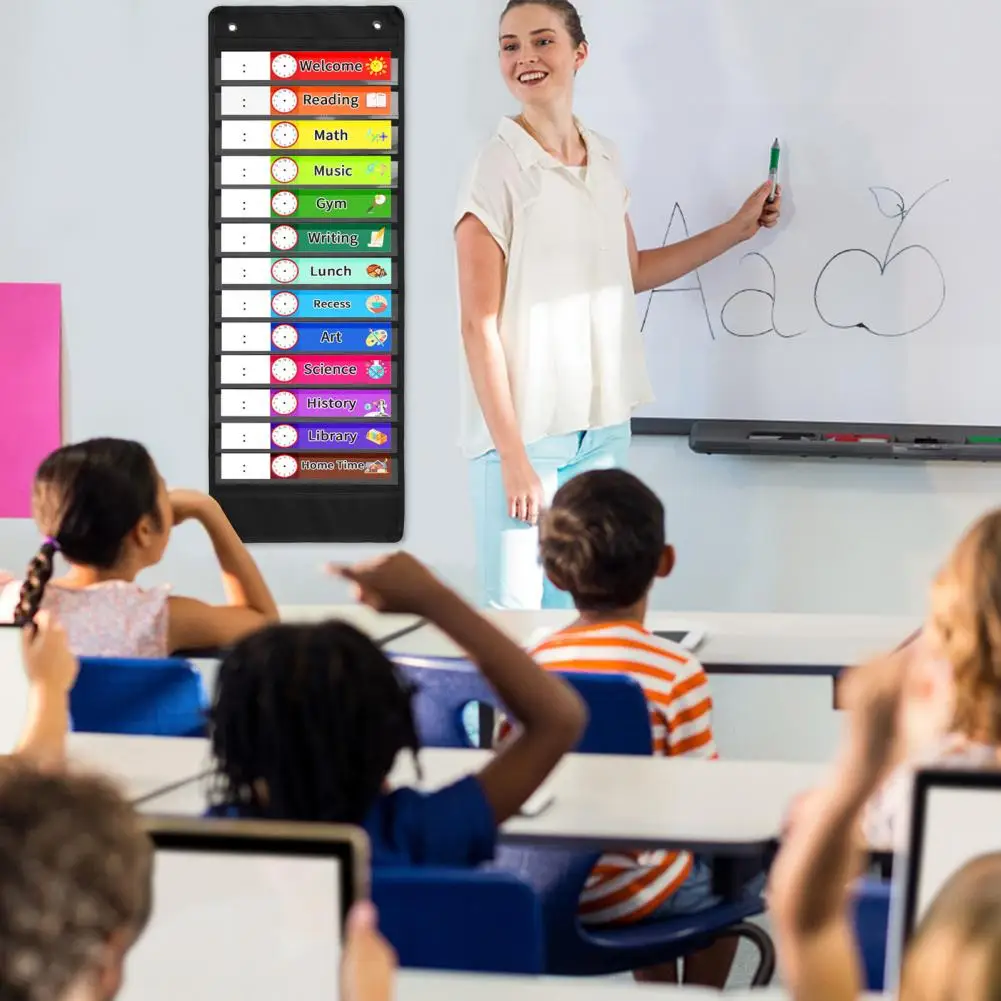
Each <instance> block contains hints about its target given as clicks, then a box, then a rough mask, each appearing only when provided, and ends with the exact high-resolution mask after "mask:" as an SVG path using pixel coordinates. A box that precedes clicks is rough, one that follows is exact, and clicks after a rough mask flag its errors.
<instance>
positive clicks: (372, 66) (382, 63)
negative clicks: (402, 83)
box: [365, 56, 389, 76]
mask: <svg viewBox="0 0 1001 1001" xmlns="http://www.w3.org/2000/svg"><path fill="white" fill-rule="evenodd" d="M365 69H367V70H368V72H369V73H370V74H371V75H372V76H386V75H387V74H388V73H389V60H388V59H384V58H383V57H382V56H373V57H372V58H371V59H369V61H368V64H367V65H366V67H365Z"/></svg>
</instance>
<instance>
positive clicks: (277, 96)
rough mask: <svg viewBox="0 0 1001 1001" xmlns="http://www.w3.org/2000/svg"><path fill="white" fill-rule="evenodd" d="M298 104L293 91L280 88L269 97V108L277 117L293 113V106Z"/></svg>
mask: <svg viewBox="0 0 1001 1001" xmlns="http://www.w3.org/2000/svg"><path fill="white" fill-rule="evenodd" d="M298 103H299V98H298V97H296V93H295V91H294V90H290V89H289V88H288V87H282V88H280V89H279V90H276V91H275V92H274V93H273V94H272V95H271V107H272V108H274V109H275V111H277V112H278V114H279V115H287V114H288V113H289V112H290V111H295V106H296V105H297V104H298Z"/></svg>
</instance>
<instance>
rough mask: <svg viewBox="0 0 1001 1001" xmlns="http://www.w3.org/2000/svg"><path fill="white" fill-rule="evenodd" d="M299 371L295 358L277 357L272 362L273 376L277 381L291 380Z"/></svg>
mask: <svg viewBox="0 0 1001 1001" xmlns="http://www.w3.org/2000/svg"><path fill="white" fill-rule="evenodd" d="M298 371H299V366H298V365H296V363H295V359H294V358H276V359H275V360H274V361H273V362H272V363H271V376H272V378H273V379H274V380H275V382H291V381H292V380H293V379H294V378H295V377H296V373H297V372H298Z"/></svg>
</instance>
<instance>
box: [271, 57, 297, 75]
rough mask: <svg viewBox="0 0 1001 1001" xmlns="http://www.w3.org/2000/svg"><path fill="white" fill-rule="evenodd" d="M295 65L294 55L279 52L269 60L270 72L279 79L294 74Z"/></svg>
mask: <svg viewBox="0 0 1001 1001" xmlns="http://www.w3.org/2000/svg"><path fill="white" fill-rule="evenodd" d="M297 65H298V64H297V63H296V60H295V56H290V55H289V54H288V53H287V52H280V53H279V54H278V55H277V56H275V57H274V59H272V60H271V72H272V73H274V75H275V76H276V77H278V78H279V79H281V80H287V79H288V78H289V77H290V76H295V71H296V68H297Z"/></svg>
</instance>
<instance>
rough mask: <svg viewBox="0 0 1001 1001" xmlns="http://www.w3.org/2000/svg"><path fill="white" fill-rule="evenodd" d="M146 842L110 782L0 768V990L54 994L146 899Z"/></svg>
mask: <svg viewBox="0 0 1001 1001" xmlns="http://www.w3.org/2000/svg"><path fill="white" fill-rule="evenodd" d="M152 873H153V846H152V843H151V842H150V840H149V837H148V836H147V835H146V833H145V831H144V829H143V825H142V822H141V821H140V819H139V816H138V815H137V814H136V812H135V811H134V810H133V809H132V807H131V806H130V805H129V804H128V802H126V800H125V799H124V798H123V797H122V794H121V793H120V792H119V791H118V790H117V789H116V788H115V786H114V785H113V783H111V782H110V781H109V780H107V779H104V778H98V777H96V776H88V775H69V774H66V773H53V772H42V771H39V770H36V769H33V768H32V767H31V766H29V765H27V764H23V763H6V764H5V765H4V767H3V768H2V769H0V889H2V892H0V985H2V986H0V997H2V998H4V1001H59V999H61V998H65V997H66V996H67V992H69V991H71V990H72V989H73V987H74V986H75V985H77V984H78V983H79V981H80V980H81V979H82V978H83V977H85V976H87V975H88V974H90V973H92V971H93V966H94V964H95V961H97V960H98V959H99V958H100V956H101V952H102V950H103V949H104V948H105V947H106V946H107V944H108V942H109V941H110V940H111V939H112V938H113V937H114V936H115V935H117V934H120V933H122V932H128V933H129V935H130V937H132V936H138V935H139V934H140V933H141V932H142V930H143V928H144V927H145V925H146V923H147V920H148V918H149V914H150V907H151V903H152Z"/></svg>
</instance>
